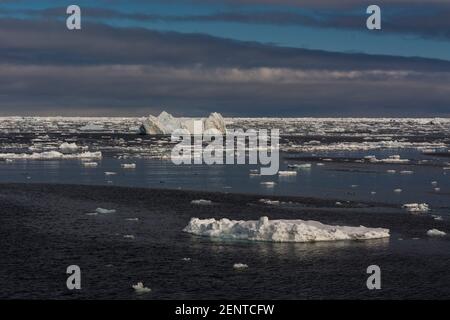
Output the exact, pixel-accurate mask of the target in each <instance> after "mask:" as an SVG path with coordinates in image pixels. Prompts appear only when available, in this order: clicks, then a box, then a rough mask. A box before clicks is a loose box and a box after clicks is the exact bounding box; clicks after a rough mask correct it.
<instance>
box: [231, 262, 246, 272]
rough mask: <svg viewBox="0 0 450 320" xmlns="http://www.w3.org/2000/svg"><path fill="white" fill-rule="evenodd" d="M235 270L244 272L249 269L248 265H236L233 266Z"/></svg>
mask: <svg viewBox="0 0 450 320" xmlns="http://www.w3.org/2000/svg"><path fill="white" fill-rule="evenodd" d="M233 268H234V269H236V270H243V269H248V265H246V264H245V263H235V264H234V265H233Z"/></svg>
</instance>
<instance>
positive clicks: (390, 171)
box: [386, 170, 397, 174]
mask: <svg viewBox="0 0 450 320" xmlns="http://www.w3.org/2000/svg"><path fill="white" fill-rule="evenodd" d="M386 172H387V173H391V174H394V173H396V172H397V171H396V170H387V171H386Z"/></svg>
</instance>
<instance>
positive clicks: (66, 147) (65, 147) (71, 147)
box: [59, 142, 80, 152]
mask: <svg viewBox="0 0 450 320" xmlns="http://www.w3.org/2000/svg"><path fill="white" fill-rule="evenodd" d="M59 149H60V150H61V151H63V152H68V151H69V152H73V151H77V150H78V149H80V147H79V146H77V144H76V143H68V142H64V143H62V144H61V145H60V146H59Z"/></svg>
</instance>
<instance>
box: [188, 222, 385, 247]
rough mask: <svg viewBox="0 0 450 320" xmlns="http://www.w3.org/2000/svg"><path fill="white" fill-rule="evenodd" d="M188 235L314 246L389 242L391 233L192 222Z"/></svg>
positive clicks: (283, 224) (315, 224) (312, 226)
mask: <svg viewBox="0 0 450 320" xmlns="http://www.w3.org/2000/svg"><path fill="white" fill-rule="evenodd" d="M183 231H184V232H187V233H191V234H194V235H199V236H208V237H214V238H221V239H224V240H251V241H272V242H314V241H337V240H368V239H379V238H388V237H389V229H382V228H366V227H363V226H360V227H345V226H331V225H325V224H322V223H320V222H317V221H304V220H269V218H268V217H261V218H260V219H259V220H258V221H256V220H253V221H252V220H251V221H234V220H229V219H221V220H216V219H204V220H202V219H198V218H192V219H191V221H190V222H189V224H188V225H187V226H186V227H185V228H184V229H183Z"/></svg>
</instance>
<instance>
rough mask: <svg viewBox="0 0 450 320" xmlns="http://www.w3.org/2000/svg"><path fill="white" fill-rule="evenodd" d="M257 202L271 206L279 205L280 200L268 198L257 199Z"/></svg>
mask: <svg viewBox="0 0 450 320" xmlns="http://www.w3.org/2000/svg"><path fill="white" fill-rule="evenodd" d="M259 202H261V203H264V204H267V205H271V206H278V205H280V201H277V200H270V199H259Z"/></svg>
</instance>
